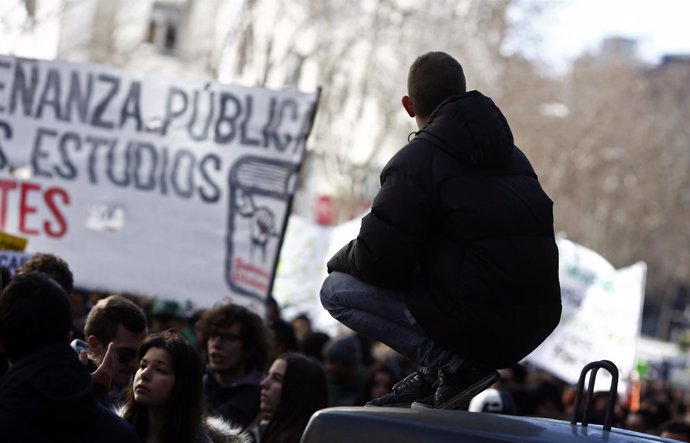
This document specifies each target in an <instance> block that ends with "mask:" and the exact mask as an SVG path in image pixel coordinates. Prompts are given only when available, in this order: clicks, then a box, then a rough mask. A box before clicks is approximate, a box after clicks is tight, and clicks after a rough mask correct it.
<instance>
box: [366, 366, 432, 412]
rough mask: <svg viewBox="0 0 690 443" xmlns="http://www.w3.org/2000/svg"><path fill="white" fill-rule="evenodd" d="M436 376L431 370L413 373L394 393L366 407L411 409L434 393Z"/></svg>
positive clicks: (396, 386)
mask: <svg viewBox="0 0 690 443" xmlns="http://www.w3.org/2000/svg"><path fill="white" fill-rule="evenodd" d="M435 383H436V375H435V374H434V373H433V372H432V371H431V370H429V369H426V368H423V369H421V370H420V371H419V372H413V373H412V374H410V375H408V376H407V377H405V378H403V379H402V380H401V381H399V382H398V383H396V384H395V385H394V386H393V392H391V393H390V394H386V395H384V396H382V397H379V398H375V399H373V400H372V401H370V402H369V403H367V404H366V405H364V406H365V407H370V406H388V407H392V408H409V407H410V406H411V405H412V402H413V401H415V400H420V399H422V398H425V397H427V396H429V395H431V394H433V393H434V388H435Z"/></svg>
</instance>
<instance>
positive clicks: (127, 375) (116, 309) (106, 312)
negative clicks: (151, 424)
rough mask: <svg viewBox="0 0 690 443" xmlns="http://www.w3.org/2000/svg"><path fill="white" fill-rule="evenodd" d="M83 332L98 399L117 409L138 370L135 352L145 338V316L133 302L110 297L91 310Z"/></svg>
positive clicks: (119, 297) (116, 296) (113, 296)
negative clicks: (96, 369)
mask: <svg viewBox="0 0 690 443" xmlns="http://www.w3.org/2000/svg"><path fill="white" fill-rule="evenodd" d="M84 332H85V335H86V341H87V343H88V354H89V358H90V360H92V363H95V365H93V367H92V369H94V374H93V377H94V382H95V383H96V387H97V393H98V394H99V399H100V400H101V401H102V403H104V404H108V405H114V406H118V405H119V404H120V403H121V402H122V400H123V396H124V394H125V393H126V392H127V389H128V388H129V385H130V383H131V380H132V377H133V376H134V373H135V372H136V371H137V369H138V367H139V362H138V361H137V349H138V348H139V344H141V342H142V341H143V340H144V338H146V335H147V328H146V315H145V314H144V311H142V310H141V308H140V307H139V306H137V305H136V304H135V303H134V302H132V301H130V300H128V299H127V298H125V297H122V296H119V295H111V296H109V297H106V298H104V299H102V300H100V301H99V302H98V303H96V305H95V306H94V307H93V308H92V309H91V312H89V316H88V317H87V319H86V324H85V326H84ZM96 367H98V371H95V368H96Z"/></svg>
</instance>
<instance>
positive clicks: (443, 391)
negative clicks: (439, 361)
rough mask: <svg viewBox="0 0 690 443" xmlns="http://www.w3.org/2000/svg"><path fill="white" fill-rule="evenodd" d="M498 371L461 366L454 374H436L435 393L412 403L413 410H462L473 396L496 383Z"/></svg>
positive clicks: (440, 372)
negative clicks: (436, 384) (436, 386)
mask: <svg viewBox="0 0 690 443" xmlns="http://www.w3.org/2000/svg"><path fill="white" fill-rule="evenodd" d="M498 378H499V373H498V371H496V370H494V369H487V368H484V367H481V366H478V365H463V366H461V367H460V369H459V370H458V371H457V372H456V373H454V374H448V373H446V372H443V371H439V373H438V388H436V392H434V393H433V394H430V395H428V396H427V397H425V398H423V399H421V400H417V401H415V402H414V403H412V407H413V408H433V409H462V408H465V409H466V406H467V404H468V403H469V401H470V400H471V399H472V397H474V396H475V395H477V394H479V393H480V392H482V391H483V390H484V389H486V388H488V387H489V386H491V385H492V384H494V383H495V382H496V380H498Z"/></svg>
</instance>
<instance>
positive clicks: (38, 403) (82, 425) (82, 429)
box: [0, 343, 139, 443]
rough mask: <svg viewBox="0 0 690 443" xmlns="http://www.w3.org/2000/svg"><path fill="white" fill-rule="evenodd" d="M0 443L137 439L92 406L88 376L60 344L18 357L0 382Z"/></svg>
mask: <svg viewBox="0 0 690 443" xmlns="http://www.w3.org/2000/svg"><path fill="white" fill-rule="evenodd" d="M0 441H2V442H3V443H14V442H17V443H30V442H41V443H43V442H78V443H87V442H89V443H90V442H94V443H95V442H113V443H128V442H138V441H139V438H138V437H137V435H136V433H135V432H134V429H133V428H132V427H131V426H130V425H129V424H127V423H125V422H124V421H123V420H122V419H120V418H119V417H117V416H116V415H115V413H113V412H112V411H110V410H107V409H105V408H104V407H103V406H101V405H99V404H98V403H97V401H96V399H95V397H94V395H93V393H92V390H91V374H90V373H89V372H88V370H87V369H86V368H85V367H84V366H83V365H82V364H81V363H80V362H79V359H78V358H77V354H76V353H75V352H74V351H73V350H72V348H71V347H70V346H69V345H68V344H66V343H65V344H60V345H52V346H48V347H45V348H43V349H41V350H39V351H37V352H34V353H32V354H31V355H29V356H27V357H24V358H23V359H21V360H20V361H19V362H17V364H16V365H14V366H13V367H11V368H10V370H9V371H7V373H6V374H5V375H4V376H3V378H2V379H0Z"/></svg>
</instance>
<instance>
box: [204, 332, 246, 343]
mask: <svg viewBox="0 0 690 443" xmlns="http://www.w3.org/2000/svg"><path fill="white" fill-rule="evenodd" d="M214 337H218V338H220V339H221V341H237V340H242V337H240V336H239V335H237V334H233V333H232V332H220V331H215V332H212V333H211V335H210V336H209V338H214Z"/></svg>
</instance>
